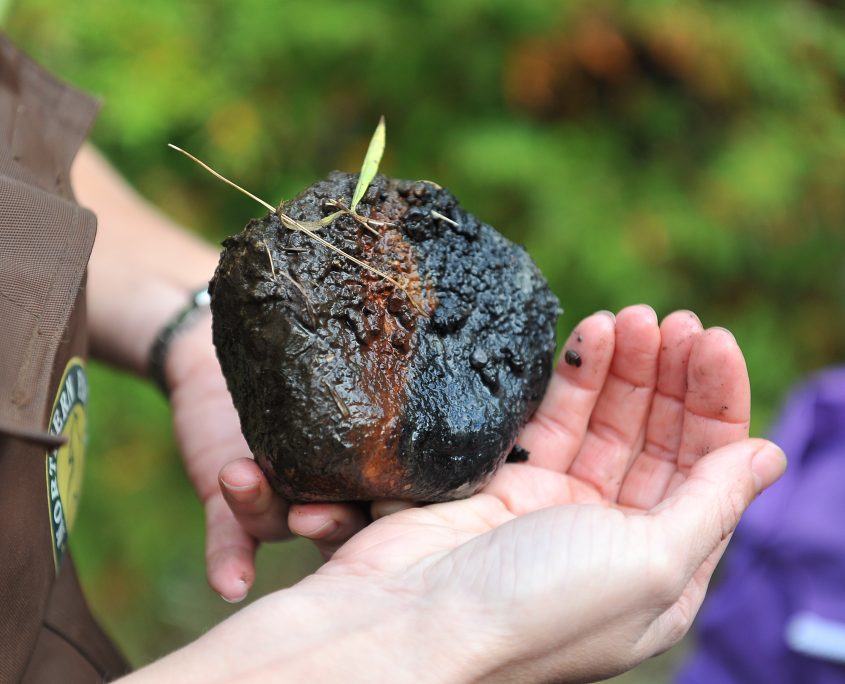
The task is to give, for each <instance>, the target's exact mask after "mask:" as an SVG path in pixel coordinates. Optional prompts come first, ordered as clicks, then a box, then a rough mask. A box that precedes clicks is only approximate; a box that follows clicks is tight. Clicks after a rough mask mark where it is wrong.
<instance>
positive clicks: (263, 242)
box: [211, 172, 559, 502]
mask: <svg viewBox="0 0 845 684" xmlns="http://www.w3.org/2000/svg"><path fill="white" fill-rule="evenodd" d="M356 181H357V175H354V174H343V173H337V172H336V173H333V174H331V175H330V176H329V178H328V179H326V180H323V181H320V182H318V183H315V184H314V185H312V186H311V187H310V188H308V189H307V190H305V191H304V192H303V193H302V194H301V195H300V196H299V197H297V198H296V199H294V200H292V201H291V202H289V203H287V204H285V205H283V207H282V211H284V213H285V214H287V215H288V216H291V217H292V218H294V219H296V220H299V221H318V220H320V219H321V218H323V217H324V216H327V215H329V214H331V213H333V212H334V211H335V210H336V209H335V207H333V206H331V204H330V202H331V200H334V199H340V200H341V201H343V202H345V203H347V204H348V203H349V198H350V197H351V195H352V191H353V189H354V186H355V183H356ZM357 210H358V213H359V214H360V215H361V216H363V217H368V218H371V219H374V220H375V221H379V222H387V224H386V225H376V224H374V225H375V230H376V233H377V235H376V234H373V233H372V232H371V231H370V230H368V229H367V228H365V227H364V226H362V225H361V224H360V222H357V221H356V220H355V219H354V218H353V217H351V216H349V215H343V216H340V217H339V218H337V219H335V221H334V222H333V223H332V224H331V225H329V226H328V227H325V228H323V229H321V230H320V231H319V233H318V234H319V235H320V237H322V238H323V239H325V240H327V241H328V242H330V243H332V244H333V245H335V246H337V247H339V248H340V249H342V250H344V251H345V252H346V253H348V254H350V255H351V256H353V257H355V258H357V259H359V260H361V261H363V262H365V263H367V264H369V265H371V266H373V267H374V268H376V269H379V270H380V271H383V272H385V273H387V274H389V275H390V276H391V278H393V279H394V280H396V281H397V282H399V283H400V284H401V285H402V288H399V287H396V285H394V284H392V283H390V282H388V281H385V280H384V279H383V278H381V277H380V276H378V275H377V274H374V273H372V272H370V271H368V270H366V269H364V268H363V267H361V266H360V265H358V264H355V263H352V262H351V261H349V260H348V259H346V258H344V257H342V256H341V255H339V254H337V253H335V252H333V251H331V250H330V249H329V248H328V247H326V246H324V245H321V244H319V243H318V242H316V241H314V240H313V239H312V238H311V237H309V236H308V235H306V234H304V233H303V232H301V231H297V230H291V229H289V228H286V227H285V226H283V225H282V224H281V222H280V220H279V218H278V216H276V215H275V214H270V215H268V216H267V217H266V218H264V219H261V220H253V221H250V222H249V224H248V225H247V226H246V228H245V229H244V230H243V231H242V232H241V233H240V234H238V235H236V236H234V237H231V238H228V239H227V240H226V241H225V242H224V243H223V244H224V251H223V253H222V255H221V259H220V264H219V266H218V268H217V271H216V273H215V275H214V278H213V279H212V281H211V294H212V299H211V308H212V313H213V330H214V344H215V346H216V349H217V355H218V357H219V359H220V363H221V366H222V368H223V373H224V375H225V376H226V381H227V383H228V386H229V390H230V391H231V393H232V397H233V399H234V403H235V407H236V408H237V410H238V413H239V415H240V419H241V427H242V429H243V432H244V435H245V436H246V439H247V442H248V443H249V446H250V448H251V449H252V451H253V453H254V454H255V457H256V460H257V461H258V463H259V465H260V466H261V468H262V470H263V471H264V472H265V473H266V474H267V476H268V478H269V480H270V482H271V484H272V485H273V487H274V488H275V489H276V490H277V491H278V492H279V493H280V494H281V495H282V496H283V497H285V498H286V499H289V500H291V501H350V500H371V499H378V498H400V499H409V500H414V501H425V502H431V501H445V500H449V499H454V498H460V497H464V496H469V495H470V494H472V493H474V492H475V491H477V490H478V489H480V488H481V487H482V486H483V485H484V484H485V483H486V482H487V481H488V480H489V479H490V477H491V476H492V474H493V473H494V472H495V470H496V469H497V468H498V466H499V465H500V464H501V463H502V462H503V461H504V459H505V457H506V456H507V454H508V453H509V451H510V449H511V447H512V446H513V444H514V441H515V440H516V437H517V434H518V432H519V430H520V429H521V428H522V426H523V425H524V424H525V422H526V421H527V420H528V418H529V417H530V416H531V414H532V413H533V412H534V409H535V408H536V407H537V404H538V403H539V400H540V398H541V397H542V395H543V392H544V391H545V387H546V384H547V383H548V380H549V376H550V373H551V367H552V357H553V355H554V349H555V322H556V319H557V316H558V313H559V308H558V302H557V299H556V298H555V296H554V295H553V294H552V293H551V292H550V291H549V288H548V286H547V284H546V282H545V280H544V279H543V277H542V275H541V274H540V272H539V270H538V269H537V267H536V266H535V265H534V263H533V262H532V261H531V259H530V257H529V256H528V255H527V254H526V252H525V251H524V250H523V249H522V248H521V247H518V246H517V245H514V244H513V243H511V242H509V241H508V240H506V239H505V238H504V237H502V236H501V235H500V234H499V233H497V232H496V231H495V230H494V229H493V228H491V227H490V226H488V225H486V224H483V223H481V222H480V221H478V219H476V218H475V217H474V216H472V215H471V214H469V213H467V212H466V211H464V210H463V209H462V208H461V207H460V205H459V204H458V202H457V200H456V199H455V198H454V197H453V196H452V195H451V194H450V193H449V192H448V191H447V190H445V189H441V188H439V187H438V186H436V185H434V184H432V183H428V182H421V181H419V182H412V181H400V180H392V179H388V178H385V177H384V176H377V177H376V179H375V180H374V181H373V183H372V184H371V185H370V188H369V190H368V191H367V193H366V195H365V196H364V199H363V200H362V201H361V203H360V204H359V205H358V208H357ZM403 289H404V291H403ZM409 295H410V298H409Z"/></svg>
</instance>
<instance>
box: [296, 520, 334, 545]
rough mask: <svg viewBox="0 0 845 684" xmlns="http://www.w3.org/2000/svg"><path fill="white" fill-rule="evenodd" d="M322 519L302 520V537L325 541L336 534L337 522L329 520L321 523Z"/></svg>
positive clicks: (300, 526)
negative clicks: (332, 534) (324, 539)
mask: <svg viewBox="0 0 845 684" xmlns="http://www.w3.org/2000/svg"><path fill="white" fill-rule="evenodd" d="M320 520H321V519H320V518H308V517H305V516H303V517H302V518H300V522H299V525H297V527H299V531H298V534H299V536H300V537H308V538H309V539H323V538H324V537H328V536H329V535H330V534H331V533H332V532H334V531H335V530H336V529H337V527H338V524H337V521H336V520H327V521H324V522H320Z"/></svg>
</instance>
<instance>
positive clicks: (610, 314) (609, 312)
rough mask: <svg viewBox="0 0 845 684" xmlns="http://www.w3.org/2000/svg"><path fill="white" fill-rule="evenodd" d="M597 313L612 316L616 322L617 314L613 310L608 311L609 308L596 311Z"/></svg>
mask: <svg viewBox="0 0 845 684" xmlns="http://www.w3.org/2000/svg"><path fill="white" fill-rule="evenodd" d="M596 313H597V314H601V315H602V316H607V317H608V318H610V319H611V320H612V321H613V322H614V323H615V322H616V314H615V313H613V312H612V311H608V310H607V309H601V310H600V311H596Z"/></svg>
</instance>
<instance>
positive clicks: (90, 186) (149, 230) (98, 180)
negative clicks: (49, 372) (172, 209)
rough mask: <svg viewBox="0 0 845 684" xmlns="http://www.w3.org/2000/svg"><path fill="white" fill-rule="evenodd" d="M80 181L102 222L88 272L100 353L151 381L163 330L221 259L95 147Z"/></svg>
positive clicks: (82, 165) (84, 159)
mask: <svg viewBox="0 0 845 684" xmlns="http://www.w3.org/2000/svg"><path fill="white" fill-rule="evenodd" d="M72 181H73V186H74V190H75V192H76V196H77V199H78V200H79V203H80V204H81V205H83V206H86V207H88V208H90V209H92V210H93V211H94V212H95V213H96V214H97V222H98V228H97V240H96V242H95V244H94V250H93V252H92V255H91V261H90V264H89V269H88V316H89V322H90V333H91V347H92V352H93V354H94V355H95V356H97V357H99V358H101V359H103V360H106V361H109V362H111V363H114V364H116V365H118V366H120V367H123V368H125V369H127V370H131V371H133V372H135V373H139V374H144V373H145V371H146V366H147V355H148V353H149V350H150V347H151V346H152V343H153V341H154V339H155V337H156V335H157V334H158V332H159V330H161V328H162V327H163V326H164V325H166V323H167V322H168V321H169V320H170V319H171V317H172V316H173V315H174V313H175V312H177V311H178V310H179V309H181V308H182V307H183V306H184V305H185V303H186V302H187V300H188V296H189V294H190V293H191V292H192V291H193V290H195V289H196V288H197V287H199V286H200V285H202V284H203V283H205V282H207V281H208V280H209V278H210V277H211V276H212V274H213V272H214V268H215V266H216V264H217V258H218V252H217V250H216V249H215V248H214V247H212V246H211V245H208V244H207V243H205V242H203V241H202V240H200V239H198V238H197V237H195V236H193V235H191V234H190V233H187V232H186V231H184V230H181V229H180V228H179V227H178V226H177V225H176V224H175V223H174V222H173V221H171V220H170V219H168V218H167V217H166V216H164V215H163V214H162V213H160V212H159V211H157V210H156V209H155V208H154V207H153V206H152V205H150V204H149V203H148V202H146V201H145V200H144V199H143V198H142V197H141V196H140V195H138V193H136V192H135V191H134V190H133V189H132V188H131V187H130V186H129V185H128V184H127V183H126V182H125V181H124V180H123V179H122V178H121V177H120V176H119V175H118V174H117V173H116V172H115V171H114V169H112V168H111V166H110V165H109V164H108V162H107V161H106V160H105V159H104V158H103V157H102V156H100V155H99V153H97V152H96V151H95V150H94V149H93V148H91V147H90V146H86V147H85V148H83V149H82V151H81V152H80V153H79V155H78V157H77V160H76V162H75V163H74V166H73V170H72Z"/></svg>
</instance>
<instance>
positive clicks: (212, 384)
mask: <svg viewBox="0 0 845 684" xmlns="http://www.w3.org/2000/svg"><path fill="white" fill-rule="evenodd" d="M165 370H166V376H167V382H168V385H169V387H170V390H171V392H170V403H171V408H172V412H173V426H174V431H175V434H176V439H177V442H178V444H179V448H180V451H181V452H182V456H183V459H184V462H185V468H186V470H187V473H188V476H189V478H190V480H191V482H192V483H193V485H194V488H195V489H196V492H197V495H198V496H199V499H200V501H201V502H202V504H203V508H204V511H205V520H206V544H205V545H206V570H207V575H208V582H209V584H210V585H211V587H212V588H213V589H214V590H215V591H217V592H218V593H219V594H220V595H221V596H222V597H223V598H224V599H226V600H227V601H230V602H235V601H239V600H241V599H243V598H244V597H245V596H246V594H247V592H248V591H249V589H250V587H251V586H252V584H253V582H254V580H255V553H256V551H257V549H258V545H259V544H260V543H261V542H262V541H275V540H279V539H284V538H286V537H288V536H290V530H289V529H288V525H287V522H286V520H287V516H288V504H287V502H285V501H283V500H282V499H281V498H279V497H278V496H276V495H275V494H274V493H273V492H272V490H271V489H270V486H269V484H268V482H267V480H266V478H265V477H264V476H263V475H262V473H261V471H260V469H259V468H258V466H257V465H256V464H255V462H254V461H253V460H252V457H251V454H250V450H249V447H248V446H247V444H246V441H245V440H244V437H243V435H242V433H241V427H240V421H239V419H238V415H237V412H236V411H235V407H234V405H233V404H232V399H231V396H230V394H229V391H228V389H227V388H226V381H225V379H224V378H223V374H222V372H221V370H220V364H219V363H218V361H217V357H216V355H215V352H214V347H213V345H212V342H211V318H210V316H205V318H204V319H203V320H201V321H197V322H196V324H195V325H193V326H192V327H191V328H189V329H188V330H187V331H185V332H184V333H183V334H181V335H179V336H178V337H176V338H174V340H173V342H172V343H171V347H170V351H169V353H168V356H167V360H166V369H165ZM297 520H298V521H300V525H301V529H302V530H303V531H305V532H307V533H308V534H309V535H311V536H312V537H314V539H315V544H316V545H317V547H318V549H320V551H321V552H322V553H323V554H324V555H328V554H329V553H331V552H332V551H334V549H335V548H336V547H337V546H338V545H339V543H341V542H342V541H345V540H346V539H348V538H349V537H350V536H351V535H352V534H353V533H354V532H356V531H357V530H359V529H360V528H361V527H363V526H364V524H365V519H364V513H363V512H362V511H361V510H360V509H358V508H356V507H354V506H349V505H343V504H310V505H306V506H301V507H299V512H298V514H297ZM309 525H310V527H309Z"/></svg>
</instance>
